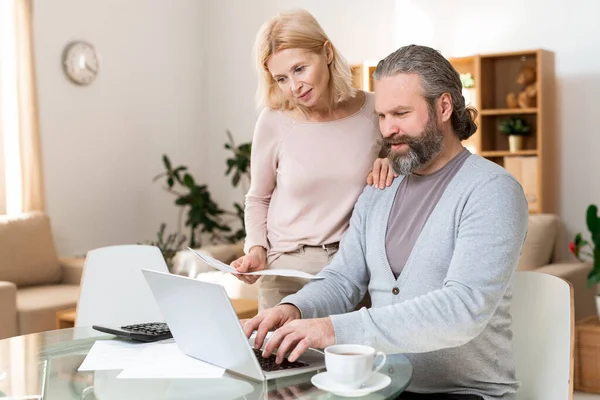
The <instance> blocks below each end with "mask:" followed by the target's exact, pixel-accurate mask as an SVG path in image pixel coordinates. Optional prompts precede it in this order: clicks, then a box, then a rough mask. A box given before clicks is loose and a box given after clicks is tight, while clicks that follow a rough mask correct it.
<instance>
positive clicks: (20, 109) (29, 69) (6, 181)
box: [0, 0, 44, 214]
mask: <svg viewBox="0 0 600 400" xmlns="http://www.w3.org/2000/svg"><path fill="white" fill-rule="evenodd" d="M0 4H1V5H0V7H2V9H1V10H0V29H1V30H2V32H1V33H2V34H1V35H0V38H1V40H2V43H1V44H0V51H1V58H0V71H1V75H2V79H1V81H0V89H1V92H2V97H1V100H0V121H1V125H0V126H1V128H0V130H1V131H2V132H1V133H0V146H1V147H2V148H1V150H2V151H0V174H1V175H2V177H1V178H0V214H5V213H8V214H18V213H20V212H24V211H33V210H40V211H43V210H44V183H43V176H42V165H41V151H40V138H39V122H38V105H37V92H36V80H35V59H34V55H33V26H32V25H33V21H32V1H31V0H1V1H0Z"/></svg>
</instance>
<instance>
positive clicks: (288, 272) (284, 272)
mask: <svg viewBox="0 0 600 400" xmlns="http://www.w3.org/2000/svg"><path fill="white" fill-rule="evenodd" d="M188 250H190V251H191V252H192V253H194V254H195V255H196V256H197V257H198V258H200V259H201V260H202V261H204V262H205V263H207V264H208V265H210V266H211V267H213V268H216V269H218V270H219V271H223V272H229V273H230V274H239V275H277V276H289V277H293V278H304V279H312V280H319V279H324V278H323V277H320V276H315V275H312V274H309V273H308V272H303V271H296V270H293V269H266V270H263V271H254V272H238V271H237V270H236V269H235V268H233V267H232V266H231V265H227V264H225V263H223V262H221V261H219V260H216V259H214V258H212V257H210V256H208V255H206V254H200V253H198V252H197V251H195V250H194V249H190V248H189V247H188Z"/></svg>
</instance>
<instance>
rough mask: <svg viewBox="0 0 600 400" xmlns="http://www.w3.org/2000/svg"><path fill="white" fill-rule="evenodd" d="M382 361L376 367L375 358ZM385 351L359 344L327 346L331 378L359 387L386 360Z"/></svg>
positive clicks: (343, 383) (351, 386)
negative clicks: (379, 358) (379, 357)
mask: <svg viewBox="0 0 600 400" xmlns="http://www.w3.org/2000/svg"><path fill="white" fill-rule="evenodd" d="M378 356H381V362H380V363H379V364H377V366H376V367H374V364H375V359H376V358H377V357H378ZM386 359H387V358H386V356H385V353H383V352H381V351H376V350H375V349H374V348H372V347H370V346H363V345H358V344H336V345H333V346H329V347H327V348H325V367H326V368H327V374H328V375H329V376H330V377H331V379H332V380H333V381H334V382H335V383H337V384H339V385H342V386H344V387H347V388H350V389H357V388H359V387H360V386H361V385H362V384H363V383H365V382H366V381H367V380H368V379H369V378H370V377H371V376H372V375H373V374H374V373H375V372H377V371H379V370H380V369H381V367H383V365H384V364H385V361H386Z"/></svg>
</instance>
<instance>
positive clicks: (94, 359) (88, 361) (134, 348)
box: [78, 340, 150, 371]
mask: <svg viewBox="0 0 600 400" xmlns="http://www.w3.org/2000/svg"><path fill="white" fill-rule="evenodd" d="M149 345H150V343H136V342H127V341H122V340H97V341H96V342H95V343H94V345H93V346H92V348H91V349H90V351H89V352H88V354H87V356H86V357H85V360H83V362H82V363H81V365H80V366H79V369H78V371H99V370H111V369H123V368H124V367H125V366H126V365H129V364H131V363H136V362H139V359H140V355H141V354H142V351H143V349H144V348H145V347H147V346H149Z"/></svg>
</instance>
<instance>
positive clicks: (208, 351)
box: [142, 269, 265, 380]
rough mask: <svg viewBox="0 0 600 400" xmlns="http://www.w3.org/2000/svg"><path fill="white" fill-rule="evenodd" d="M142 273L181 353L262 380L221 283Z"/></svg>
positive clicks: (257, 365)
mask: <svg viewBox="0 0 600 400" xmlns="http://www.w3.org/2000/svg"><path fill="white" fill-rule="evenodd" d="M142 273H143V274H144V277H145V278H146V281H147V282H148V285H149V286H150V289H151V290H152V293H153V294H154V298H155V299H156V302H157V304H158V308H159V309H160V311H161V313H162V315H163V317H164V319H165V321H166V323H167V324H168V325H169V329H170V330H171V333H172V334H173V337H174V339H175V342H176V343H177V345H178V347H179V348H180V349H181V351H182V352H183V353H185V354H187V355H188V356H191V357H194V358H197V359H199V360H202V361H205V362H208V363H210V364H213V365H216V366H218V367H221V368H225V369H227V370H230V371H232V372H235V373H238V374H241V375H244V376H247V377H250V378H254V379H257V380H264V379H265V377H264V374H263V372H262V369H261V368H260V365H259V364H258V361H257V360H256V357H255V355H254V351H253V350H252V348H251V347H250V344H249V342H248V339H247V338H246V335H245V334H244V331H243V330H242V327H241V325H240V321H239V319H238V318H237V315H236V313H235V310H234V309H233V306H232V305H231V302H230V301H229V297H227V293H226V292H225V289H224V288H223V287H222V286H220V285H216V284H212V283H207V282H201V281H198V280H195V279H191V278H187V277H183V276H179V275H173V274H168V273H162V272H156V271H150V270H146V269H143V270H142Z"/></svg>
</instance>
